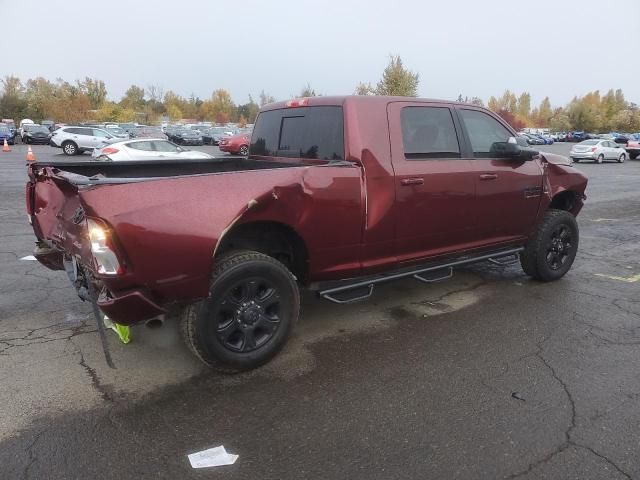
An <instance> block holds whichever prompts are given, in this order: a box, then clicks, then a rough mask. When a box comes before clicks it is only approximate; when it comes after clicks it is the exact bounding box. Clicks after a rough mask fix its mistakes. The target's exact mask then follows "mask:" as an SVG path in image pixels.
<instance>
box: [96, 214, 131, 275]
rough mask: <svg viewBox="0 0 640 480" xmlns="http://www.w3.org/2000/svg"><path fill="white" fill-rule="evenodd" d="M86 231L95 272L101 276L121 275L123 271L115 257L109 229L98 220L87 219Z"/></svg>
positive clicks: (116, 256)
mask: <svg viewBox="0 0 640 480" xmlns="http://www.w3.org/2000/svg"><path fill="white" fill-rule="evenodd" d="M87 230H88V233H89V243H90V246H91V253H92V254H93V259H94V260H95V263H96V269H97V272H98V273H99V274H102V275H122V274H123V273H124V269H123V268H122V266H121V265H120V261H119V260H118V255H116V252H115V248H114V246H113V237H112V233H111V231H110V229H109V228H108V227H107V226H106V225H105V224H104V223H102V222H100V221H99V220H95V219H92V218H87Z"/></svg>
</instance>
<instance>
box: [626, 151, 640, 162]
mask: <svg viewBox="0 0 640 480" xmlns="http://www.w3.org/2000/svg"><path fill="white" fill-rule="evenodd" d="M638 155H640V153H638V152H631V153H630V154H629V158H630V159H631V160H635V159H636V158H638Z"/></svg>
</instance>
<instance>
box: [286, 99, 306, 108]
mask: <svg viewBox="0 0 640 480" xmlns="http://www.w3.org/2000/svg"><path fill="white" fill-rule="evenodd" d="M286 105H287V107H306V106H307V105H309V99H308V98H306V97H305V98H294V99H293V100H289V101H288V102H287V103H286Z"/></svg>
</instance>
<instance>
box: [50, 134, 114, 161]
mask: <svg viewBox="0 0 640 480" xmlns="http://www.w3.org/2000/svg"><path fill="white" fill-rule="evenodd" d="M121 140H122V139H120V138H117V137H115V136H113V135H111V134H110V133H109V132H107V131H106V130H103V129H101V128H94V127H62V128H59V129H57V130H54V132H53V133H52V134H51V140H50V141H49V144H50V145H51V146H53V147H58V148H62V151H63V152H64V153H65V154H66V155H76V154H78V153H83V152H91V151H93V149H94V148H102V147H104V146H105V145H109V144H110V143H114V142H119V141H121Z"/></svg>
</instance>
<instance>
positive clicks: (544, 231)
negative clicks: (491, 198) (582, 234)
mask: <svg viewBox="0 0 640 480" xmlns="http://www.w3.org/2000/svg"><path fill="white" fill-rule="evenodd" d="M578 239H579V232H578V223H577V222H576V218H575V217H574V216H573V215H572V214H571V213H569V212H567V211H564V210H549V211H547V212H546V213H545V214H544V217H543V219H542V222H541V223H540V225H539V226H538V228H537V229H536V231H535V233H534V234H533V236H532V237H531V238H530V239H529V241H528V242H527V244H526V246H525V249H524V251H523V252H522V254H521V255H520V263H521V265H522V269H523V270H524V272H525V273H526V274H527V275H529V276H530V277H533V278H535V279H536V280H541V281H543V282H550V281H553V280H558V279H560V278H562V277H563V276H564V275H565V274H566V273H567V272H568V271H569V269H570V268H571V265H573V261H574V260H575V258H576V253H577V252H578Z"/></svg>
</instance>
